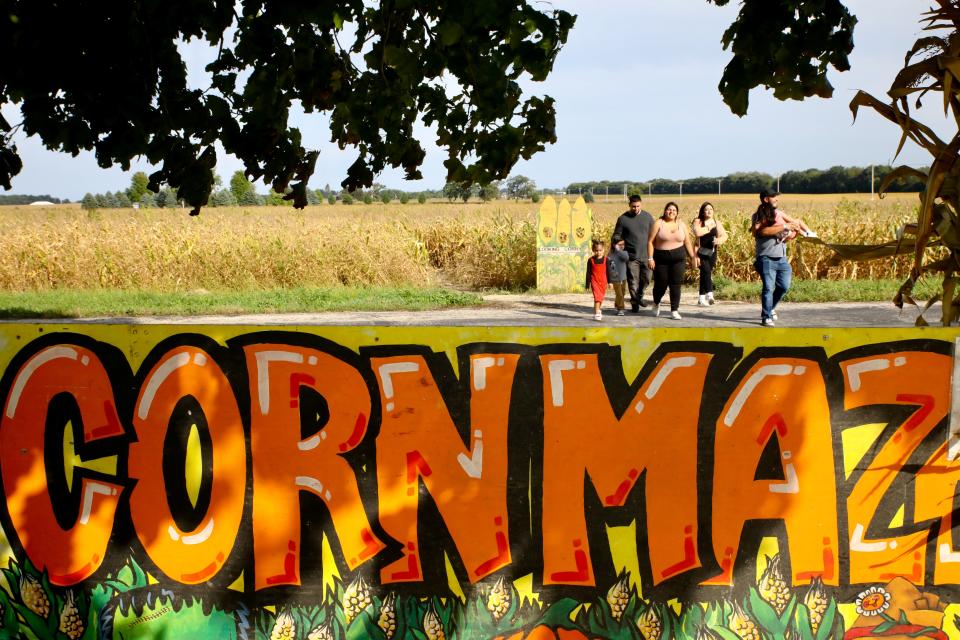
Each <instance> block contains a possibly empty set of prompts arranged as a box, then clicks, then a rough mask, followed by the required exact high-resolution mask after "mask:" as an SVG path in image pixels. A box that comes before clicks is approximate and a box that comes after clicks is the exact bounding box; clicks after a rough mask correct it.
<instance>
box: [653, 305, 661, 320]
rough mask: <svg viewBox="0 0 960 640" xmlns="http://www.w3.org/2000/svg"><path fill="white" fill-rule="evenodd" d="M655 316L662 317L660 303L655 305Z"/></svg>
mask: <svg viewBox="0 0 960 640" xmlns="http://www.w3.org/2000/svg"><path fill="white" fill-rule="evenodd" d="M653 317H654V318H659V317H660V305H658V304H655V305H653Z"/></svg>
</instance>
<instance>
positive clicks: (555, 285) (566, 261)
mask: <svg viewBox="0 0 960 640" xmlns="http://www.w3.org/2000/svg"><path fill="white" fill-rule="evenodd" d="M592 222H593V213H592V212H591V211H590V209H589V207H587V203H586V202H584V200H583V198H582V197H581V198H577V201H576V202H574V203H573V205H572V206H571V204H570V202H569V201H567V200H566V199H563V200H560V202H559V204H558V203H557V201H556V200H554V199H553V198H552V197H550V196H548V197H546V198H545V199H544V201H543V204H542V205H541V206H540V212H539V213H538V214H537V288H538V289H541V290H545V291H582V290H583V282H584V270H585V268H586V264H587V258H589V257H590V254H591V253H592V252H591V250H590V243H591V240H592V239H593V236H592V233H591V228H592Z"/></svg>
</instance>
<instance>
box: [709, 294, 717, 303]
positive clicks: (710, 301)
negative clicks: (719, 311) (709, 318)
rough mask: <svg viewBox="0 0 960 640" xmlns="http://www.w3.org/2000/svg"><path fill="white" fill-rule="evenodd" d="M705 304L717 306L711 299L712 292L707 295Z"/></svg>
mask: <svg viewBox="0 0 960 640" xmlns="http://www.w3.org/2000/svg"><path fill="white" fill-rule="evenodd" d="M707 303H708V304H717V301H716V300H714V299H713V291H711V292H710V293H708V294H707Z"/></svg>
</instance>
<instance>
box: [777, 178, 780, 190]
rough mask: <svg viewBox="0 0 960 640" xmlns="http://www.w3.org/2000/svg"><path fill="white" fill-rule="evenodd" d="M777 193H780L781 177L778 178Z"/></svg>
mask: <svg viewBox="0 0 960 640" xmlns="http://www.w3.org/2000/svg"><path fill="white" fill-rule="evenodd" d="M777 193H780V176H779V175H778V176H777Z"/></svg>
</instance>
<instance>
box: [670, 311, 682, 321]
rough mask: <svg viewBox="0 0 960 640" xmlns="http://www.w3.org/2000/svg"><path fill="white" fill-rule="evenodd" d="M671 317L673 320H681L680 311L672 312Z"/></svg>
mask: <svg viewBox="0 0 960 640" xmlns="http://www.w3.org/2000/svg"><path fill="white" fill-rule="evenodd" d="M670 317H671V318H673V319H674V320H679V319H680V312H679V311H671V312H670Z"/></svg>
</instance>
